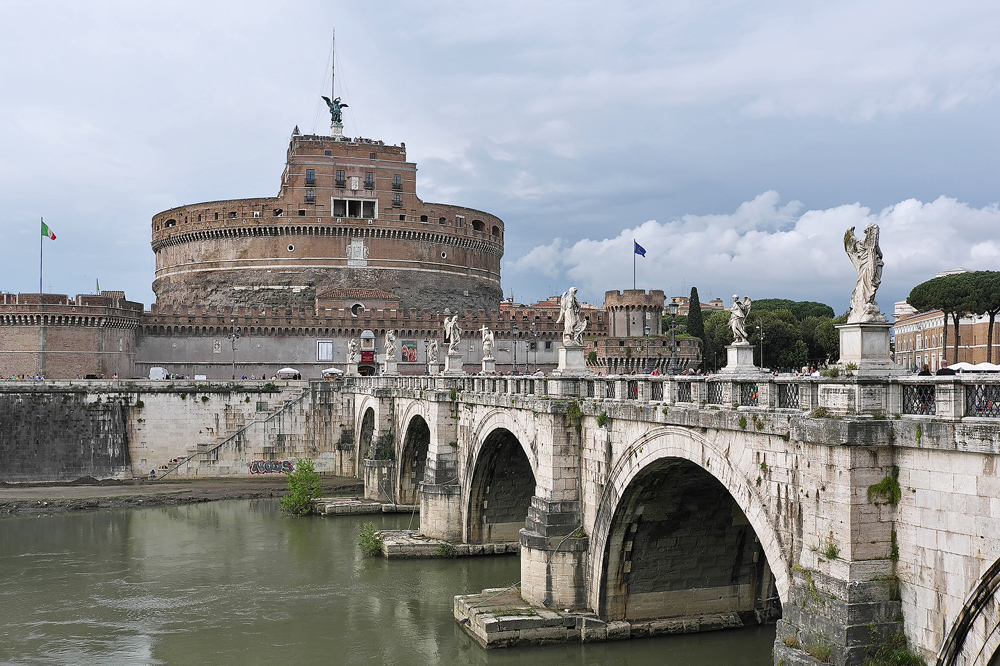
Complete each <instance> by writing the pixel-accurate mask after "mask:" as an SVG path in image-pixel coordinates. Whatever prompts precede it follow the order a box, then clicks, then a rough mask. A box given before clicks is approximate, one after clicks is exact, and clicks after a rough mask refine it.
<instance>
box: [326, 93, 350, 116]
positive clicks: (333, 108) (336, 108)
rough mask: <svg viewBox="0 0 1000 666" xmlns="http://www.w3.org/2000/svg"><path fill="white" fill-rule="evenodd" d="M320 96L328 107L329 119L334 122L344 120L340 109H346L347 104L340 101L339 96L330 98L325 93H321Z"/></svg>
mask: <svg viewBox="0 0 1000 666" xmlns="http://www.w3.org/2000/svg"><path fill="white" fill-rule="evenodd" d="M321 97H322V98H323V101H324V102H326V105H327V106H328V107H330V121H331V122H334V123H342V122H344V120H343V114H342V113H341V112H340V110H341V109H346V108H347V104H344V103H343V102H341V101H340V98H339V97H334V98H333V99H330V98H329V97H327V96H326V95H321Z"/></svg>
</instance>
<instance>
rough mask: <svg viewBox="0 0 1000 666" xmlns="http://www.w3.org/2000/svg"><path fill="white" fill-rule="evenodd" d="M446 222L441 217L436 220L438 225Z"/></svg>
mask: <svg viewBox="0 0 1000 666" xmlns="http://www.w3.org/2000/svg"><path fill="white" fill-rule="evenodd" d="M447 221H448V220H446V219H445V218H443V217H439V218H438V224H444V223H445V222H447Z"/></svg>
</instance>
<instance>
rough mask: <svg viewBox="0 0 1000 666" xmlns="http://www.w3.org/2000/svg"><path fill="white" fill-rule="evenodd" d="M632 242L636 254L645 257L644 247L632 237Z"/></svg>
mask: <svg viewBox="0 0 1000 666" xmlns="http://www.w3.org/2000/svg"><path fill="white" fill-rule="evenodd" d="M632 242H633V243H634V244H635V253H636V254H637V255H639V256H640V257H645V256H646V248H644V247H643V246H641V245H639V244H638V243H636V242H635V240H634V239H633V240H632Z"/></svg>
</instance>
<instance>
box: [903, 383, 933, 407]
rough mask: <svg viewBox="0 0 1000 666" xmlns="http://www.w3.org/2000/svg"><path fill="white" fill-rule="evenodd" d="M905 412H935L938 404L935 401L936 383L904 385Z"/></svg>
mask: <svg viewBox="0 0 1000 666" xmlns="http://www.w3.org/2000/svg"><path fill="white" fill-rule="evenodd" d="M903 413H904V414H935V413H937V405H936V404H935V402H934V385H933V384H932V385H930V386H921V385H919V384H904V385H903Z"/></svg>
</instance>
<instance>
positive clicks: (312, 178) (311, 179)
mask: <svg viewBox="0 0 1000 666" xmlns="http://www.w3.org/2000/svg"><path fill="white" fill-rule="evenodd" d="M315 183H316V169H306V185H314V184H315Z"/></svg>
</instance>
